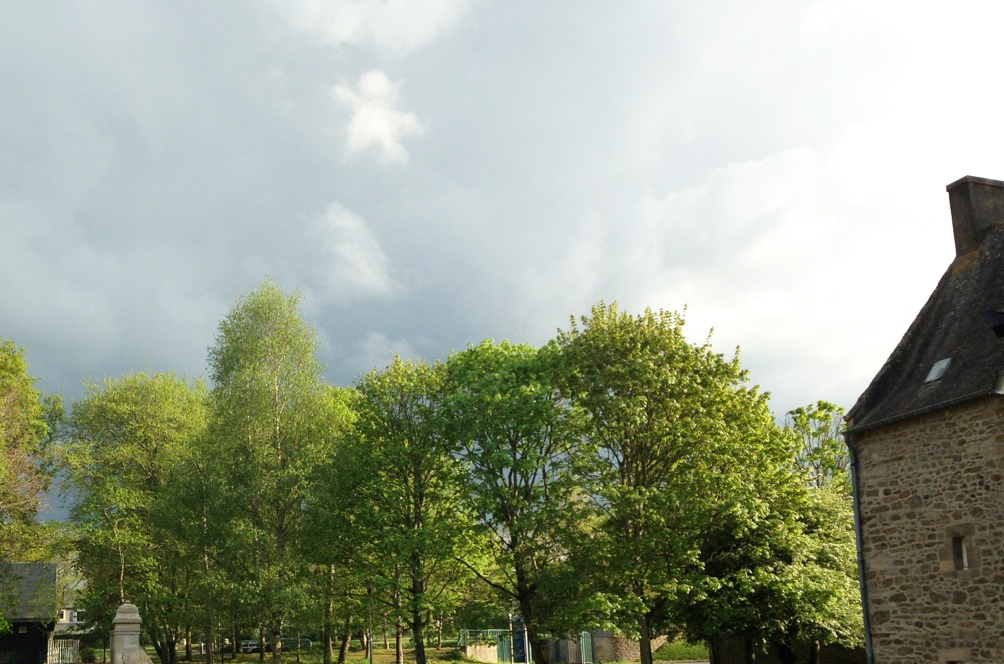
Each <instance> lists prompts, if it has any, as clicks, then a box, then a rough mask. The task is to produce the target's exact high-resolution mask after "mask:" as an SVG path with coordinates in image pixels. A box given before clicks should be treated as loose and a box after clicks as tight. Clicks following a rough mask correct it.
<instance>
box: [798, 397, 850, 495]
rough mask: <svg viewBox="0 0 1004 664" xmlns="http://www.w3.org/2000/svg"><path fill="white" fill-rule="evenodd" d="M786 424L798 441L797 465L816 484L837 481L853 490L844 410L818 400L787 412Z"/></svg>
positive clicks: (839, 484)
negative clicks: (845, 437)
mask: <svg viewBox="0 0 1004 664" xmlns="http://www.w3.org/2000/svg"><path fill="white" fill-rule="evenodd" d="M785 427H786V428H787V429H788V430H790V431H791V432H792V433H793V434H794V435H795V436H796V437H797V439H798V441H799V449H798V452H797V454H796V456H795V467H796V468H798V469H799V470H800V471H801V472H803V473H805V475H806V477H807V478H808V480H809V481H810V482H812V483H813V484H814V485H815V486H817V487H823V486H826V485H829V484H836V485H837V486H839V487H840V488H841V489H842V490H844V491H845V492H849V491H850V484H851V481H850V464H851V457H850V452H849V451H848V450H847V445H846V443H844V435H843V430H844V409H843V408H841V407H840V406H838V405H836V404H833V403H830V402H829V401H817V402H816V403H815V404H810V405H808V406H802V407H799V408H795V409H794V410H790V411H788V414H787V416H786V418H785Z"/></svg>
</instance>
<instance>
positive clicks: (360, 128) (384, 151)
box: [332, 69, 423, 163]
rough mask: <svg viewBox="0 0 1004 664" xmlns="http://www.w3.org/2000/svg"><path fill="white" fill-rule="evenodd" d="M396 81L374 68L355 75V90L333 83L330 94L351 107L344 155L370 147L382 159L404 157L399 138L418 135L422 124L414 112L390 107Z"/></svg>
mask: <svg viewBox="0 0 1004 664" xmlns="http://www.w3.org/2000/svg"><path fill="white" fill-rule="evenodd" d="M398 85H399V84H398V83H395V82H393V81H391V80H390V79H389V78H387V75H386V74H384V73H383V72H382V71H379V70H376V69H374V70H371V71H368V72H366V73H365V74H363V75H362V76H360V77H359V85H358V87H357V89H355V90H353V89H352V88H349V87H347V86H344V85H337V86H335V89H334V91H333V93H332V94H333V96H334V98H335V99H337V100H338V101H340V102H342V103H343V104H345V105H346V106H349V107H350V108H351V109H352V120H350V121H349V126H348V129H347V132H346V145H345V152H346V154H347V155H352V154H355V153H357V152H362V151H364V150H366V149H367V148H370V147H374V148H376V149H377V150H378V151H379V154H380V160H381V161H383V162H397V163H404V162H407V161H408V152H407V150H405V149H404V146H403V145H401V139H403V138H404V137H406V136H413V135H419V134H421V133H422V131H423V128H422V125H421V124H420V123H419V121H418V118H417V117H416V116H415V114H414V113H405V112H402V111H399V110H397V109H395V108H394V106H395V105H396V104H397V101H398V97H399V96H400V94H399V92H398Z"/></svg>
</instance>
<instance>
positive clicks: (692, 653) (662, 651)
mask: <svg viewBox="0 0 1004 664" xmlns="http://www.w3.org/2000/svg"><path fill="white" fill-rule="evenodd" d="M148 652H149V653H150V656H151V659H152V660H153V661H154V664H159V660H158V659H157V655H156V653H154V652H152V649H148ZM178 655H179V657H178V664H182V662H184V658H183V657H184V652H183V651H182V652H179V653H178ZM425 655H426V659H428V660H429V662H436V663H438V664H445V663H447V662H450V663H451V664H457V663H458V662H464V661H466V660H463V659H461V658H460V657H459V656H458V655H457V651H456V649H455V648H453V647H452V646H451V647H449V648H429V647H426V649H425ZM100 656H101V655H100V653H98V657H99V658H100ZM231 657H232V655H230V654H229V653H228V654H225V655H223V658H222V659H221V658H220V655H216V657H215V658H214V664H230V662H235V663H236V664H258V662H259V659H258V653H238V654H237V659H236V660H233V659H231ZM337 657H338V652H337V651H336V652H335V658H336V659H337ZM653 658H654V659H655V660H657V661H660V662H687V661H695V660H697V661H700V660H707V659H708V649H707V647H706V646H705V645H704V644H696V645H695V644H690V643H681V642H675V643H666V644H663V646H662V647H661V648H659V649H658V650H656V651H655V652H654V653H653ZM192 661H193V662H195V663H196V664H198V663H199V662H205V659H204V658H201V657H198V656H193V657H192ZM282 661H283V664H296V661H297V660H296V651H295V650H290V651H287V652H285V653H283V656H282ZM323 661H324V658H323V657H322V655H321V649H320V648H319V647H317V645H316V644H315V646H314V647H313V648H312V649H310V650H302V651H300V664H321V662H323ZM348 661H349V662H351V663H353V664H363V663H364V662H365V661H366V651H365V650H361V649H350V650H349V656H348ZM404 661H405V662H411V663H413V662H414V661H415V651H414V650H411V649H405V651H404ZM271 662H272V655H271V654H270V653H266V654H265V659H264V664H271ZM373 662H374V664H394V649H393V648H391V649H389V650H384V649H383V648H375V649H374V650H373ZM610 664H615V663H610ZM616 664H627V663H616ZM632 664H636V663H632Z"/></svg>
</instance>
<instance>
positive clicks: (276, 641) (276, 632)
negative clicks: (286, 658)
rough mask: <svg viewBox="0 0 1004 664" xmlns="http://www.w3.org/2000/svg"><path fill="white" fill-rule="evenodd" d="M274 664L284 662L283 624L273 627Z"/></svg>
mask: <svg viewBox="0 0 1004 664" xmlns="http://www.w3.org/2000/svg"><path fill="white" fill-rule="evenodd" d="M271 636H272V664H282V626H281V625H280V626H279V627H276V626H273V627H272V634H271Z"/></svg>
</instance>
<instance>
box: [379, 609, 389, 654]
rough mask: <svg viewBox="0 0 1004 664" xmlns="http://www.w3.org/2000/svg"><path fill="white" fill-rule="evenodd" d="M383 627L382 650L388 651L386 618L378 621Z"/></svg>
mask: <svg viewBox="0 0 1004 664" xmlns="http://www.w3.org/2000/svg"><path fill="white" fill-rule="evenodd" d="M380 624H381V625H382V626H383V649H384V650H390V636H389V635H388V634H387V618H386V616H385V617H384V618H383V619H382V620H381V621H380Z"/></svg>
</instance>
